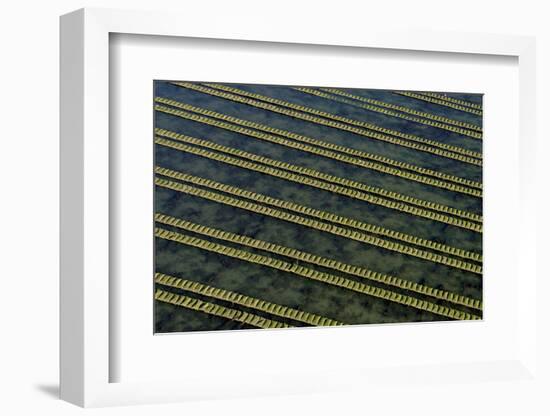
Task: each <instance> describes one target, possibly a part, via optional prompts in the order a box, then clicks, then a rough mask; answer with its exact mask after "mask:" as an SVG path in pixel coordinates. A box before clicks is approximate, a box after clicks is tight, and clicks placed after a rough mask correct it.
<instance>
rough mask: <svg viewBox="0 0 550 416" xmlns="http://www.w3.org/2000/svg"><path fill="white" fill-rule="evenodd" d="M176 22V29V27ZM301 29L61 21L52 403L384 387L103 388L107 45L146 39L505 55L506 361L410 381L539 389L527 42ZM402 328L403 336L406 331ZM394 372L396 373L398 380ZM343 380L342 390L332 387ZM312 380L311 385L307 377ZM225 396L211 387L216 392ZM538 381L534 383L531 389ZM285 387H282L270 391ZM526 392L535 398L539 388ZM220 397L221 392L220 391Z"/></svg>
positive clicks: (422, 372) (131, 15) (121, 14)
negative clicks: (510, 303) (57, 304)
mask: <svg viewBox="0 0 550 416" xmlns="http://www.w3.org/2000/svg"><path fill="white" fill-rule="evenodd" d="M182 21H185V24H184V25H182ZM307 29H308V30H304V28H303V27H302V28H299V27H288V28H285V31H284V32H281V31H280V27H279V26H278V25H276V24H271V23H270V22H269V21H263V22H262V24H258V25H252V26H250V27H247V29H246V33H237V32H235V25H234V24H233V23H232V21H228V20H226V19H222V18H219V19H218V18H214V20H213V21H209V22H205V21H202V20H201V19H196V20H195V19H186V17H185V16H181V15H178V14H173V13H163V12H154V13H152V12H137V11H121V10H108V9H82V10H78V11H76V12H73V13H71V14H68V15H65V16H63V17H62V18H61V232H60V238H61V315H60V319H61V339H60V348H61V356H60V359H61V390H60V394H61V398H62V399H64V400H67V401H69V402H71V403H75V404H77V405H80V406H85V407H88V406H108V405H121V404H139V403H159V402H168V401H182V400H191V399H194V398H209V397H238V396H249V395H250V396H254V395H261V394H271V393H269V392H270V391H275V392H277V394H278V393H300V392H321V391H325V390H333V389H336V390H338V389H342V388H344V389H345V388H348V387H349V385H351V384H353V383H355V384H358V386H361V385H364V386H366V385H369V386H371V387H372V385H373V383H375V382H376V379H377V377H378V378H379V379H380V380H384V383H389V384H390V385H393V383H392V381H391V377H390V376H388V374H394V375H395V374H396V373H395V371H396V370H395V369H391V368H385V367H384V368H379V369H374V368H369V371H370V372H369V373H368V374H366V373H364V372H362V371H361V370H364V369H362V368H357V369H356V370H349V369H342V371H340V372H338V371H337V372H335V373H334V376H335V377H334V380H333V381H332V382H327V383H313V384H309V385H307V386H304V383H303V381H304V380H307V376H306V377H305V378H300V377H294V376H293V377H294V378H295V382H292V383H291V382H286V383H283V382H282V380H284V379H285V377H286V378H288V374H280V375H277V376H272V378H271V379H270V380H264V381H262V382H258V383H254V384H255V385H256V387H257V388H256V389H251V388H250V387H251V386H248V390H247V391H243V390H242V389H243V386H240V385H239V384H238V383H235V384H234V385H231V378H230V377H227V376H226V375H224V374H220V380H221V381H220V382H219V383H218V384H217V386H216V387H214V386H212V391H206V389H207V388H208V384H206V383H204V382H196V380H191V379H190V380H181V381H156V382H152V381H151V382H139V383H138V382H128V383H126V382H116V383H115V382H111V376H110V371H109V368H110V365H111V363H112V361H113V360H114V359H116V358H117V357H115V356H114V355H113V353H112V350H111V349H110V341H109V340H110V337H111V336H112V333H110V313H109V310H110V308H111V309H112V308H113V307H114V305H112V304H111V303H112V301H113V299H112V298H111V297H110V296H109V290H110V284H109V274H110V258H109V255H110V253H109V227H110V225H112V224H111V220H112V219H111V218H110V208H109V198H110V195H109V188H110V186H109V185H110V173H109V172H110V168H112V166H110V163H112V161H111V160H110V158H109V136H110V129H109V128H110V124H109V117H110V113H109V97H110V87H109V85H110V84H109V81H110V76H109V50H110V49H109V48H110V46H109V45H110V44H109V37H110V34H115V33H122V34H133V35H146V36H165V37H168V36H169V37H186V38H207V39H226V40H235V41H237V40H238V41H264V42H280V43H281V44H305V45H333V46H334V47H343V48H345V47H350V46H351V47H357V48H383V49H388V50H410V51H432V52H438V53H453V54H483V55H505V56H511V57H516V58H517V59H518V62H519V64H518V65H519V114H518V117H519V137H520V139H521V142H520V159H519V162H520V178H518V182H519V185H520V196H521V200H520V201H518V203H520V204H521V205H520V212H521V214H522V215H521V218H520V219H519V221H520V224H519V226H518V240H519V241H518V242H517V245H515V247H516V249H517V255H518V270H521V271H522V282H521V286H520V287H518V288H517V289H518V290H517V303H518V320H519V322H520V325H519V333H518V346H517V354H516V355H515V356H510V358H509V360H505V361H502V360H500V361H499V362H490V361H489V362H477V363H471V364H464V363H463V364H460V365H459V364H455V363H452V362H441V363H440V364H439V365H437V366H433V365H427V366H423V365H422V363H419V367H418V368H417V369H415V374H416V377H418V379H419V381H420V382H424V381H425V380H430V379H431V377H433V375H434V374H435V373H438V374H439V373H440V372H443V373H445V372H452V373H453V375H454V376H455V377H458V379H460V380H461V381H462V382H466V383H467V382H469V381H470V382H477V383H480V381H479V379H483V377H481V378H480V377H472V380H469V376H470V375H471V374H472V373H475V374H478V375H480V374H489V373H490V374H492V376H491V377H493V378H491V380H493V379H496V380H498V378H499V376H495V374H501V375H502V379H503V380H517V383H518V384H519V383H521V382H522V381H525V380H530V383H535V385H536V386H538V387H540V385H539V384H540V383H543V382H542V381H540V378H539V375H538V373H537V361H536V349H537V326H536V325H537V319H536V317H537V306H536V301H535V293H536V289H535V288H536V283H537V282H536V279H537V273H536V270H535V264H536V261H535V258H534V256H535V252H536V250H534V249H533V247H534V244H535V243H534V242H535V239H536V236H535V230H536V217H535V216H534V215H532V212H534V210H533V209H532V207H533V206H534V205H535V204H536V197H535V194H536V192H535V191H536V190H535V189H534V186H533V178H534V175H535V163H534V161H535V152H534V145H535V140H536V136H535V133H536V132H535V120H534V117H535V114H536V111H535V110H536V109H535V90H536V83H535V80H536V78H535V41H534V39H533V38H530V37H519V36H508V35H487V34H471V33H437V34H434V33H433V32H429V31H426V32H422V31H410V30H406V31H404V30H399V29H398V28H395V27H391V26H388V27H387V29H381V28H379V27H376V28H375V27H373V28H368V29H364V28H354V27H342V28H341V29H342V30H339V31H338V32H334V33H328V32H327V31H326V30H325V28H324V27H323V26H322V25H316V24H315V23H314V22H312V23H308V26H307ZM409 328H410V327H409ZM397 374H398V373H397ZM343 376H345V377H350V380H353V383H351V382H349V383H341V382H340V381H339V380H341V378H342V377H343ZM310 378H311V376H310ZM224 382H225V383H227V388H226V389H225V390H224V389H222V387H221V386H222V385H223V383H224ZM537 383H539V384H537ZM283 384H285V387H284V388H281V387H280V386H282V385H283ZM538 387H537V388H538ZM222 390H223V391H222Z"/></svg>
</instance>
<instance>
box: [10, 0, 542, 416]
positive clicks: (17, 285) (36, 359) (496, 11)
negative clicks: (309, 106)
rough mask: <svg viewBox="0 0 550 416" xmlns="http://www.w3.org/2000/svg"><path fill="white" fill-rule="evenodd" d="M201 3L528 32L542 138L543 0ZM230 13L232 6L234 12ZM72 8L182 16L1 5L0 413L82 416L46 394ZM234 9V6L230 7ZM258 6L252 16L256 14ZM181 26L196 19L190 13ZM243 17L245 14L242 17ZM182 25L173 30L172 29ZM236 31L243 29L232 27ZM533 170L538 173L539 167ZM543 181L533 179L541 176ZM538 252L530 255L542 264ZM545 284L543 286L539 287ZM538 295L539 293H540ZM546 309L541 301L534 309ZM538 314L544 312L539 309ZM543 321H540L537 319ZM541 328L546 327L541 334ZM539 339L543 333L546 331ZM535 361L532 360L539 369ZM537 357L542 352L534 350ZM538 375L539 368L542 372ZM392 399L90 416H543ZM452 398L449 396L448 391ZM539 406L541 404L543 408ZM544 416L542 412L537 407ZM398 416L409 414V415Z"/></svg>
mask: <svg viewBox="0 0 550 416" xmlns="http://www.w3.org/2000/svg"><path fill="white" fill-rule="evenodd" d="M209 3H210V2H208V1H203V2H202V3H201V4H202V6H203V7H204V11H205V13H221V14H225V15H227V16H231V15H232V14H237V15H241V16H242V15H243V14H244V15H247V14H250V15H251V16H252V15H254V14H256V17H255V18H264V19H265V18H269V19H276V20H279V21H281V30H284V27H285V25H288V24H292V25H304V22H303V21H302V20H300V19H297V18H296V17H293V14H295V13H296V11H297V10H302V11H304V13H305V12H306V11H307V12H308V13H309V16H311V18H316V19H322V20H325V19H326V21H327V30H338V25H345V24H354V25H365V24H368V22H369V19H377V20H380V19H391V20H392V21H393V22H394V23H395V22H402V24H403V25H405V26H412V27H419V26H425V25H430V27H433V28H434V29H440V30H458V31H464V30H471V31H475V32H489V33H511V34H533V35H537V36H538V51H537V53H538V59H539V62H538V75H539V78H538V109H539V111H538V114H539V120H538V122H539V126H538V127H539V137H540V138H541V139H545V138H547V137H548V129H547V128H546V127H545V124H546V122H545V119H546V118H547V116H545V114H546V115H547V114H550V104H549V103H548V100H547V97H548V94H550V89H549V84H548V80H549V78H548V75H547V74H549V73H550V28H548V26H547V18H548V15H549V13H548V11H545V10H544V9H543V5H544V2H536V1H528V0H524V1H521V2H506V1H485V2H482V1H480V0H473V1H471V0H464V1H461V2H460V3H456V2H453V3H449V5H448V6H445V2H441V1H421V0H419V1H415V2H410V1H402V0H394V1H391V2H376V3H372V4H367V2H364V1H363V2H356V3H353V2H346V1H342V0H340V1H338V2H333V1H331V2H326V3H325V2H322V1H320V0H318V1H315V2H305V1H304V2H302V3H298V2H297V1H296V0H294V1H289V2H284V1H277V2H270V3H265V2H257V1H256V2H250V3H249V4H247V3H246V2H244V1H236V0H233V1H231V2H225V4H224V2H216V5H215V6H214V5H209ZM241 5H242V6H241ZM83 6H101V7H122V8H124V7H128V8H141V9H148V8H151V9H173V10H180V11H185V10H186V9H185V6H186V5H185V3H184V2H181V1H162V0H157V1H155V2H152V1H139V0H135V1H122V0H119V1H117V0H111V1H93V0H90V1H88V2H80V1H60V0H57V1H56V0H53V1H49V2H39V1H19V2H10V3H5V4H4V5H3V8H2V11H1V13H0V30H1V37H0V39H1V40H0V42H1V47H2V48H1V49H0V50H1V51H2V55H1V57H2V65H1V66H0V71H1V75H2V76H1V78H0V79H1V80H2V85H3V86H4V88H3V90H2V92H3V96H2V98H3V99H2V101H1V103H0V106H1V107H2V111H1V113H0V114H2V121H3V124H2V127H3V130H2V132H3V135H2V148H1V151H0V169H1V173H2V175H1V178H2V196H3V198H2V205H1V208H0V209H1V210H2V212H1V215H0V221H1V223H0V224H1V228H0V230H1V231H2V247H1V251H0V253H2V254H1V259H2V262H1V269H0V270H2V275H1V277H2V279H3V282H4V287H3V290H2V291H1V292H0V308H1V309H0V316H1V317H2V329H3V332H2V342H1V343H0V372H1V381H0V383H1V386H0V392H1V393H0V411H2V413H3V414H8V415H12V414H13V415H19V414H32V412H40V413H41V414H61V415H64V414H73V413H75V414H76V413H80V412H81V411H82V410H81V409H78V408H76V407H74V406H71V405H68V404H66V403H63V402H60V401H57V400H55V396H56V395H57V367H58V358H57V354H58V353H57V348H58V340H57V338H58V325H57V320H58V306H57V303H58V282H57V279H58V248H57V246H58V238H57V235H58V231H57V230H58V220H57V217H58V202H57V199H58V16H59V15H60V14H63V13H66V12H68V11H71V10H73V9H76V8H79V7H83ZM241 7H242V8H241ZM260 8H262V9H263V10H261V9H260ZM189 18H190V19H193V18H198V16H196V15H190V16H189ZM252 18H254V17H252ZM184 23H185V22H182V24H184ZM242 30H244V28H243V29H242ZM539 142H540V147H539V149H538V155H539V169H540V174H539V178H540V181H539V184H538V186H539V189H540V191H541V196H540V200H539V207H540V208H539V212H540V215H539V221H540V229H539V240H540V244H541V245H540V246H539V250H540V252H541V253H544V252H545V250H544V248H543V247H542V243H543V241H542V236H544V235H548V231H550V230H549V228H548V222H547V219H546V217H542V214H543V213H545V214H546V208H547V203H548V200H549V198H548V196H547V194H548V190H547V189H545V188H548V183H549V179H550V178H549V177H548V168H547V167H543V166H541V165H542V164H543V163H546V164H547V160H546V158H544V156H545V155H548V154H549V153H548V151H549V150H550V149H549V146H548V143H547V141H544V140H540V141H539ZM543 170H544V171H543ZM543 175H544V176H543ZM544 258H545V256H542V255H541V256H540V261H541V265H542V261H543V260H544ZM546 288H548V285H546ZM543 289H544V288H539V290H543ZM540 308H541V312H543V311H544V312H547V311H548V306H547V305H540ZM543 308H545V309H543ZM545 316H547V315H545ZM548 327H550V324H548V325H547V328H548ZM549 332H550V331H549ZM539 335H540V336H544V337H545V338H544V340H545V343H544V344H543V345H544V346H545V347H546V353H545V354H544V353H543V354H540V355H539V360H541V364H542V365H546V366H547V365H548V351H550V347H549V345H548V338H549V335H548V332H547V333H546V334H543V333H541V334H539ZM541 352H542V351H541ZM546 368H548V367H546ZM414 390H415V389H414V388H411V393H413V394H411V395H407V396H406V397H403V396H400V397H397V398H396V397H395V396H393V395H392V392H391V390H390V389H388V391H387V394H386V395H383V396H382V397H377V398H376V399H377V400H376V402H377V403H381V402H384V400H383V399H384V398H386V399H387V408H385V409H384V408H382V407H379V408H372V407H371V402H372V401H373V399H374V398H372V397H369V394H368V391H364V392H357V391H355V392H353V393H352V394H350V393H345V392H340V393H334V394H326V393H325V394H322V395H321V394H318V395H315V396H300V397H281V398H263V399H262V398H259V399H253V400H250V399H247V400H232V401H223V402H216V401H214V402H197V403H188V404H180V405H164V406H160V407H155V408H153V407H150V406H142V407H136V408H119V409H101V410H94V412H96V413H99V414H102V415H103V414H115V415H118V414H121V415H122V414H132V415H135V414H138V415H141V414H144V415H145V414H151V413H153V412H172V413H173V412H178V413H184V412H188V413H189V414H191V413H192V412H193V413H195V414H201V415H211V414H212V415H213V414H224V415H228V414H229V415H231V414H240V415H242V414H254V413H260V412H261V413H262V414H273V415H275V414H281V413H289V414H345V413H351V414H365V413H367V412H368V413H373V414H382V413H384V414H404V413H409V412H410V409H411V408H417V409H419V408H423V409H425V411H426V414H432V413H433V414H442V413H444V414H446V415H454V414H457V415H458V414H461V415H464V414H471V415H477V414H480V415H481V414H501V415H502V414H504V415H506V414H524V415H536V414H544V413H543V409H542V408H538V409H537V408H535V406H536V405H537V403H542V402H543V401H542V400H537V399H536V398H537V396H538V397H539V398H540V395H541V394H542V392H540V391H526V390H524V389H522V386H517V385H508V384H507V383H501V384H499V385H497V386H494V388H493V389H492V390H491V392H492V393H491V394H490V395H487V393H486V392H485V393H483V394H481V393H480V392H479V390H476V389H475V388H474V387H470V386H468V385H467V384H458V385H456V386H454V387H453V388H449V386H437V385H433V386H432V388H430V389H424V390H422V391H414ZM452 391H454V392H455V393H453V394H451V392H452ZM546 406H548V404H547V405H546ZM545 410H546V414H548V411H549V409H548V407H547V408H546V409H545ZM409 414H410V413H409Z"/></svg>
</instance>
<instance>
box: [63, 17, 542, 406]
mask: <svg viewBox="0 0 550 416" xmlns="http://www.w3.org/2000/svg"><path fill="white" fill-rule="evenodd" d="M197 7H198V6H197ZM213 19H214V20H213V21H209V23H208V24H205V22H204V21H202V20H201V19H196V20H195V19H191V20H189V19H188V18H185V17H184V16H179V15H177V14H171V13H162V12H158V13H156V12H147V13H146V12H130V11H115V10H97V9H91V10H90V9H85V10H80V11H76V12H74V13H71V14H69V15H66V16H63V17H62V19H61V81H62V87H61V102H62V105H61V252H62V258H61V396H62V398H63V399H65V400H67V401H70V402H72V403H75V404H78V405H81V406H107V405H118V404H139V403H160V402H167V401H185V400H194V399H206V398H231V397H255V396H260V395H270V394H299V393H319V392H332V391H367V390H368V391H369V392H370V394H371V396H369V397H370V399H369V400H371V399H372V401H373V404H372V405H373V408H375V409H376V408H378V409H381V408H382V407H383V402H384V400H387V399H388V397H389V395H390V392H389V391H390V390H391V391H392V392H395V391H398V392H399V394H401V395H402V397H404V398H407V400H409V399H410V400H415V399H414V392H415V389H416V388H428V386H430V385H433V384H434V383H435V384H437V385H441V386H448V388H447V387H442V389H441V391H439V392H438V394H437V395H436V396H437V397H436V398H434V400H436V401H437V402H438V403H440V404H441V405H443V404H444V403H445V400H449V398H450V397H452V396H453V395H456V394H457V391H459V392H460V394H467V392H470V391H471V389H477V390H476V391H478V392H483V394H486V395H487V397H498V395H499V394H500V393H499V392H500V390H499V389H500V387H498V386H499V383H503V382H506V383H508V384H507V386H509V388H510V389H518V388H519V389H525V392H527V391H533V390H532V389H538V388H541V386H542V384H541V381H540V379H539V378H537V377H536V376H535V372H536V368H537V364H536V361H535V350H536V348H537V336H536V331H537V324H536V319H535V317H536V314H537V313H536V302H535V301H534V293H535V286H536V279H537V276H536V271H535V270H534V261H533V256H534V251H535V250H533V245H534V244H535V243H534V237H533V233H534V229H535V228H536V227H535V219H534V218H533V216H531V215H526V213H528V212H530V208H531V206H532V204H533V203H534V202H533V201H535V199H533V195H534V194H535V193H534V190H533V189H532V187H531V186H530V180H531V179H532V176H533V172H534V170H533V169H534V163H533V161H534V155H533V150H532V149H533V148H532V144H533V143H534V140H535V133H534V130H533V129H534V122H533V119H532V117H534V114H535V111H534V108H535V103H534V98H533V97H534V91H535V81H534V77H533V71H534V41H533V39H531V38H523V37H516V36H506V35H499V36H492V35H482V34H468V33H460V34H453V33H438V34H437V36H434V34H433V33H429V32H421V31H412V32H411V31H405V32H404V31H403V30H400V29H399V28H398V27H395V26H391V25H390V26H387V27H385V26H381V25H374V26H373V27H372V28H369V29H365V30H363V29H362V30H361V31H358V29H357V28H353V27H347V26H346V25H345V24H343V23H342V24H341V25H339V26H338V27H339V28H340V29H341V30H339V31H338V32H337V33H336V32H335V33H331V34H328V33H327V32H326V30H324V26H323V25H322V24H318V23H315V22H311V23H308V25H307V26H308V30H307V31H304V30H303V28H298V27H296V28H293V27H290V28H289V29H288V30H286V31H280V30H279V29H280V27H278V26H277V25H275V24H273V25H272V24H271V23H265V24H262V25H260V26H258V25H251V26H250V27H248V26H247V27H248V29H247V31H246V33H236V32H234V31H233V29H234V28H235V27H244V26H239V25H237V26H235V23H236V22H240V21H241V20H239V19H244V20H242V23H243V24H244V23H245V22H246V21H247V18H246V17H245V16H241V17H238V16H237V17H235V19H236V20H235V19H222V18H221V17H219V18H218V17H214V18H213ZM184 20H185V22H186V23H185V24H184V25H182V21H184ZM518 149H520V150H519V153H518ZM510 218H515V219H516V220H515V221H511V220H510ZM520 271H521V272H520ZM457 382H458V383H459V384H460V387H456V385H455V383H457ZM451 385H452V387H451ZM457 389H458V390H457ZM529 389H531V390H529ZM521 394H523V393H521ZM525 394H527V393H525Z"/></svg>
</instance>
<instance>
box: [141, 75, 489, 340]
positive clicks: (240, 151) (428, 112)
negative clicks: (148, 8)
mask: <svg viewBox="0 0 550 416" xmlns="http://www.w3.org/2000/svg"><path fill="white" fill-rule="evenodd" d="M153 84H154V85H153V88H154V103H153V104H152V105H153V109H154V132H153V139H152V140H153V141H154V160H155V161H154V166H153V167H152V174H154V185H155V191H154V196H155V198H154V199H155V202H154V204H155V207H154V212H153V213H151V215H152V217H153V221H154V223H155V227H154V236H152V238H154V239H155V253H154V264H155V266H154V267H155V270H154V276H153V277H152V279H153V283H152V284H154V285H155V290H154V297H155V303H154V305H155V306H154V314H155V319H154V322H155V328H154V332H155V333H178V332H191V331H217V330H236V329H259V328H261V329H276V328H294V327H317V326H342V325H366V324H388V323H394V324H397V323H411V322H416V323H418V322H433V321H457V320H458V321H462V320H480V319H482V318H483V313H482V312H483V305H482V298H483V296H482V293H483V273H482V272H483V267H482V262H483V257H482V251H483V249H482V248H483V244H482V243H483V234H482V231H483V209H482V208H483V185H482V184H483V178H482V176H483V175H482V169H483V157H482V136H483V128H482V124H483V104H482V102H483V95H482V94H474V93H466V92H433V91H400V90H379V89H357V88H331V87H319V86H286V85H259V84H230V83H213V82H195V81H193V82H191V81H180V80H155V81H154V82H153ZM144 186H145V184H144ZM144 307H147V305H144Z"/></svg>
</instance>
